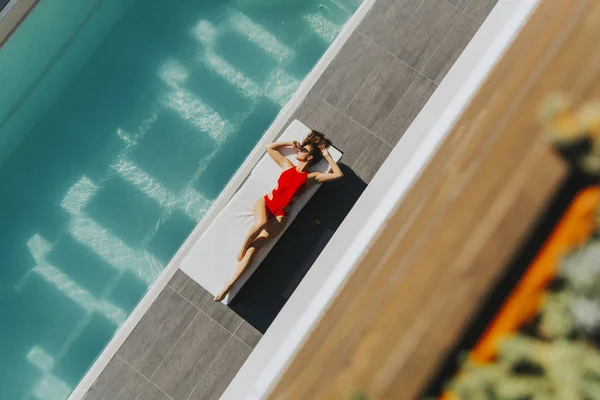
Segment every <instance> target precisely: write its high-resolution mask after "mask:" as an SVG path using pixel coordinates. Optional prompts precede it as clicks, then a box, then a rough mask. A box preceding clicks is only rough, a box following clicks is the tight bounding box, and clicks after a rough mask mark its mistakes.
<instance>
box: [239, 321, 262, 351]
mask: <svg viewBox="0 0 600 400" xmlns="http://www.w3.org/2000/svg"><path fill="white" fill-rule="evenodd" d="M235 337H237V338H238V339H240V340H241V341H242V342H244V343H246V344H247V345H248V346H250V347H252V348H255V347H256V345H257V344H258V342H259V341H260V339H261V338H262V333H260V332H259V331H258V330H256V328H254V327H253V326H252V325H250V324H249V323H247V322H246V321H242V324H241V325H240V327H239V328H238V329H237V331H235Z"/></svg>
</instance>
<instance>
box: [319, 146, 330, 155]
mask: <svg viewBox="0 0 600 400" xmlns="http://www.w3.org/2000/svg"><path fill="white" fill-rule="evenodd" d="M320 149H321V154H323V157H327V156H328V155H329V150H327V146H321V147H320Z"/></svg>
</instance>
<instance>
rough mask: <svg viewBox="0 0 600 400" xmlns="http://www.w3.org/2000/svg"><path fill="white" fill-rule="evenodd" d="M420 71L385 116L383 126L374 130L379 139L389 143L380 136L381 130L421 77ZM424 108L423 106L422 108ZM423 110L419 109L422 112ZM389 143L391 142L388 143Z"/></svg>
mask: <svg viewBox="0 0 600 400" xmlns="http://www.w3.org/2000/svg"><path fill="white" fill-rule="evenodd" d="M419 75H420V74H419V73H417V76H415V78H414V79H413V81H412V82H411V83H410V85H409V86H408V87H407V88H406V90H405V91H404V93H402V96H400V98H399V99H398V102H397V103H396V104H395V105H394V108H392V110H391V111H390V113H389V114H388V116H387V117H385V119H384V120H383V123H382V124H381V126H380V127H379V128H378V129H377V132H373V135H375V136H376V137H378V138H379V139H381V140H382V141H383V142H385V143H387V142H386V141H385V140H383V139H382V138H380V137H379V135H378V133H379V132H380V131H381V129H382V128H383V127H384V126H385V124H386V123H387V122H388V120H389V119H390V117H391V116H392V114H393V113H394V111H396V109H397V108H398V106H399V105H400V103H402V100H404V97H406V94H407V93H408V92H409V91H410V88H411V87H413V85H414V84H415V82H416V81H417V79H418V78H419ZM421 109H422V108H421ZM420 111H421V110H419V112H420ZM388 144H389V143H388Z"/></svg>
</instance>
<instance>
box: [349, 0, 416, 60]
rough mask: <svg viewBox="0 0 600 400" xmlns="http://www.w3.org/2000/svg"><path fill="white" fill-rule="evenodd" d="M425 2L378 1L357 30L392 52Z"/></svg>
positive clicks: (412, 0) (407, 0)
mask: <svg viewBox="0 0 600 400" xmlns="http://www.w3.org/2000/svg"><path fill="white" fill-rule="evenodd" d="M422 2H423V0H377V1H376V2H375V4H373V6H372V7H371V9H370V10H369V13H368V14H367V15H366V16H365V18H364V19H363V20H362V22H361V23H360V25H359V26H358V28H357V30H358V31H359V32H360V33H362V34H363V35H365V36H366V37H368V38H369V39H371V40H372V41H374V42H375V43H377V44H378V45H380V46H381V47H383V48H385V49H388V50H391V49H393V48H394V47H395V46H396V45H397V41H398V38H399V37H401V34H402V31H403V30H404V28H405V27H406V24H407V23H408V21H409V20H410V18H411V17H412V16H413V14H414V13H415V11H417V9H418V8H419V6H420V5H421V3H422Z"/></svg>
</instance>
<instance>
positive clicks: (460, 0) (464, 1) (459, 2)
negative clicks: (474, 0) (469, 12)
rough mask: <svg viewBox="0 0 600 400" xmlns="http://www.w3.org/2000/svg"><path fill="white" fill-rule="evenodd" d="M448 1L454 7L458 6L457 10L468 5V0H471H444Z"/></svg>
mask: <svg viewBox="0 0 600 400" xmlns="http://www.w3.org/2000/svg"><path fill="white" fill-rule="evenodd" d="M446 1H447V2H448V3H450V4H452V5H453V6H454V7H456V8H458V9H459V10H463V11H464V9H465V7H467V6H468V5H469V2H470V1H471V0H446Z"/></svg>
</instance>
